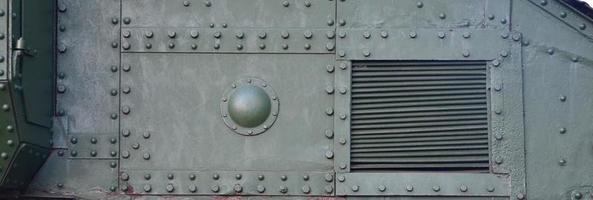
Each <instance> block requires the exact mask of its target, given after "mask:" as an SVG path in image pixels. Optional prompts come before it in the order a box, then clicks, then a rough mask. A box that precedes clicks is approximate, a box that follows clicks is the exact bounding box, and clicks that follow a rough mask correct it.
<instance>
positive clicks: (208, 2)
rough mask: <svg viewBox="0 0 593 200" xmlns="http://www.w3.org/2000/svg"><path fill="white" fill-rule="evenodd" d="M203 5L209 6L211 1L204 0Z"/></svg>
mask: <svg viewBox="0 0 593 200" xmlns="http://www.w3.org/2000/svg"><path fill="white" fill-rule="evenodd" d="M204 5H205V6H206V7H210V6H212V2H210V1H204Z"/></svg>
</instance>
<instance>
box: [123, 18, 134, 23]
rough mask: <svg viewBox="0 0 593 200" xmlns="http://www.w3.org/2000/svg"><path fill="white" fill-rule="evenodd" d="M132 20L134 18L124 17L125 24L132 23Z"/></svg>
mask: <svg viewBox="0 0 593 200" xmlns="http://www.w3.org/2000/svg"><path fill="white" fill-rule="evenodd" d="M131 22H132V19H131V18H129V17H124V24H130V23H131Z"/></svg>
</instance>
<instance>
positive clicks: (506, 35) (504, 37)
mask: <svg viewBox="0 0 593 200" xmlns="http://www.w3.org/2000/svg"><path fill="white" fill-rule="evenodd" d="M500 37H502V38H503V39H507V38H509V33H507V32H504V33H501V34H500Z"/></svg>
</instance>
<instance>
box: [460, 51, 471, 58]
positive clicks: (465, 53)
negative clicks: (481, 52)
mask: <svg viewBox="0 0 593 200" xmlns="http://www.w3.org/2000/svg"><path fill="white" fill-rule="evenodd" d="M462 55H463V57H466V58H467V57H469V56H470V53H469V50H463V52H462Z"/></svg>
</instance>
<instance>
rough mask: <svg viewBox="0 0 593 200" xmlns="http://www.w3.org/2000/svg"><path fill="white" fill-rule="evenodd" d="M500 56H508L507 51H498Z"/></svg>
mask: <svg viewBox="0 0 593 200" xmlns="http://www.w3.org/2000/svg"><path fill="white" fill-rule="evenodd" d="M500 56H502V57H507V56H509V52H508V51H505V50H502V51H500Z"/></svg>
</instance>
